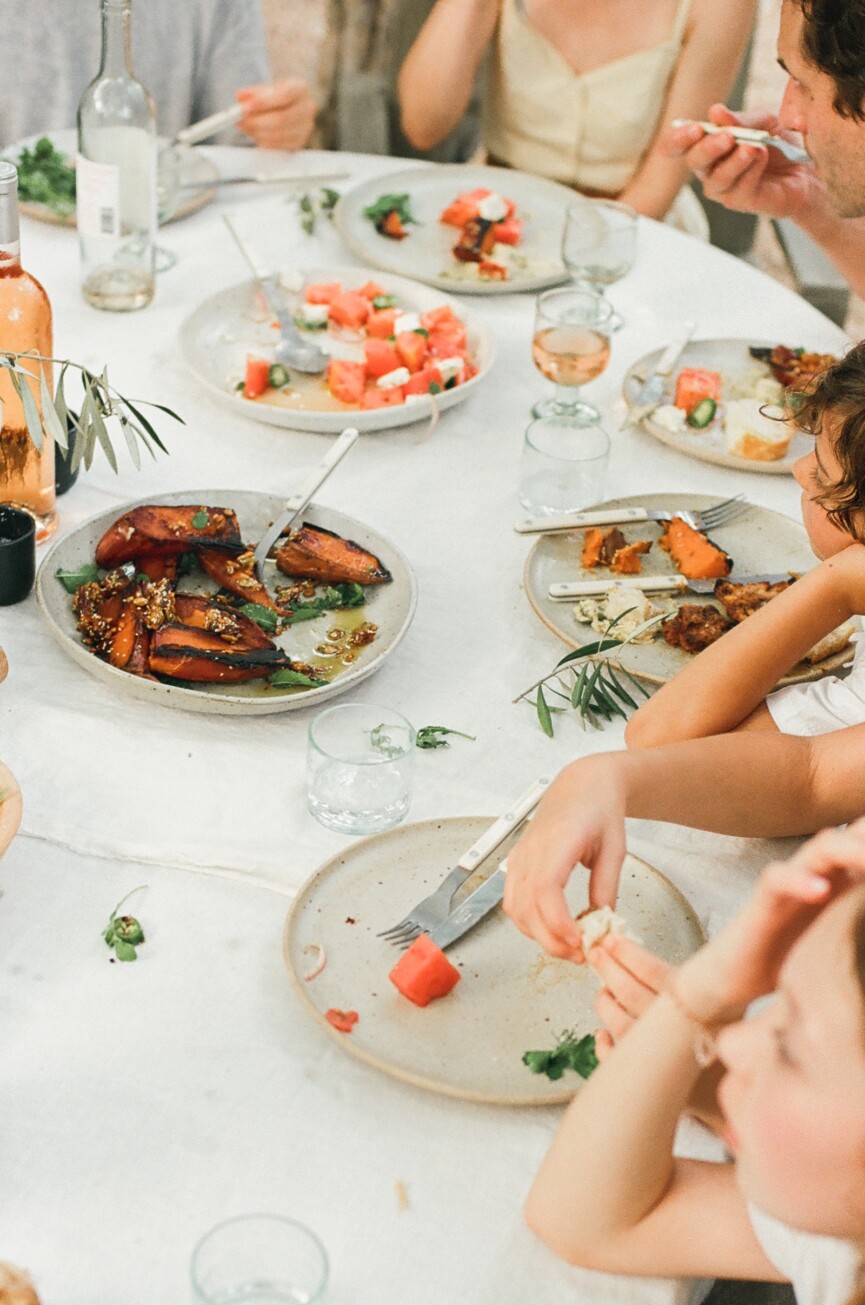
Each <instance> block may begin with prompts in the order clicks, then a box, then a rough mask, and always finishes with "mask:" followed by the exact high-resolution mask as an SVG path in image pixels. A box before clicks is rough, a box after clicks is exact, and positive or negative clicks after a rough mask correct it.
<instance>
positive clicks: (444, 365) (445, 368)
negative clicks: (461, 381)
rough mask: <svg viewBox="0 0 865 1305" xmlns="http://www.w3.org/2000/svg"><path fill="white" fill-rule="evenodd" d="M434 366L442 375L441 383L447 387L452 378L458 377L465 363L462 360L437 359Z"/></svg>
mask: <svg viewBox="0 0 865 1305" xmlns="http://www.w3.org/2000/svg"><path fill="white" fill-rule="evenodd" d="M435 365H436V367H438V369H439V371H440V372H441V374H442V381H443V383H444V384H445V385H447V383H448V381H450V380H452V379H453V377H454V376H459V374H460V372H461V371H462V369H463V367H464V366H465V362H464V360H463V359H462V358H439V359H438V360H437V361H436V364H435Z"/></svg>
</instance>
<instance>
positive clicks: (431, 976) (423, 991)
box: [388, 933, 462, 1006]
mask: <svg viewBox="0 0 865 1305" xmlns="http://www.w3.org/2000/svg"><path fill="white" fill-rule="evenodd" d="M388 978H389V979H390V981H391V983H392V984H393V985H394V987H395V988H396V989H397V991H398V992H401V993H402V995H403V996H404V997H407V998H408V1000H409V1001H411V1002H414V1004H415V1006H428V1005H429V1004H430V1002H431V1001H436V1000H437V999H438V998H439V997H446V996H447V994H448V993H449V992H451V991H452V990H453V989H454V988H455V987H456V985H457V984H458V983H459V981H460V979H461V978H462V975H461V974H460V972H459V970H458V969H457V968H456V966H455V965H451V963H450V961H449V960H448V958H447V957H446V956H445V954H444V952H443V951H442V949H441V947H439V946H437V944H436V943H434V942H433V940H432V938H430V936H429V934H428V933H422V934H421V935H420V936H419V937H418V938H415V940H414V942H413V943H412V945H411V947H409V948H408V950H407V951H406V952H404V953H403V955H402V956H401V957H400V958H399V960H398V961H397V963H396V965H395V966H394V967H393V969H392V970H391V972H390V974H389V975H388Z"/></svg>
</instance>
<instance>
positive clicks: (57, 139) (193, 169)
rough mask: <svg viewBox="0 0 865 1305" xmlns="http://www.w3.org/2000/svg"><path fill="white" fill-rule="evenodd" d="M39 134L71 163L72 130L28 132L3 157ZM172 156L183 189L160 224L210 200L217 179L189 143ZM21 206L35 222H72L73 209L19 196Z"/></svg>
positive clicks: (17, 152) (13, 158) (33, 141)
mask: <svg viewBox="0 0 865 1305" xmlns="http://www.w3.org/2000/svg"><path fill="white" fill-rule="evenodd" d="M42 136H47V137H48V139H49V140H50V141H51V143H52V145H53V146H54V148H55V149H57V150H59V151H60V152H61V154H65V155H66V157H67V158H68V159H69V163H70V167H71V166H73V161H74V159H75V153H76V150H77V148H78V145H77V137H76V133H75V132H74V131H72V130H68V131H44V132H40V133H39V135H38V136H28V137H27V139H26V140H21V141H16V142H15V144H14V145H10V146H9V147H8V148H7V149H5V150H4V151H3V157H4V158H6V159H9V160H10V162H12V163H14V162H15V161H16V160H17V159H18V157H19V155H20V153H21V151H22V150H23V149H25V148H26V149H32V148H33V146H34V145H35V144H36V142H37V140H40V139H41V138H42ZM175 158H176V160H177V163H178V172H177V177H176V181H177V182H178V183H179V185H180V186H181V187H182V190H179V191H178V196H179V198H178V200H177V202H176V203H172V205H171V209H170V212H168V213H166V214H165V215H164V216H163V217H161V218H160V225H163V226H164V225H165V224H166V223H168V222H177V221H179V219H181V218H185V217H189V215H190V214H191V213H197V212H198V210H199V209H201V208H204V206H205V204H209V203H210V201H211V200H212V199H213V197H214V195H215V194H216V182H217V181H218V180H219V170H218V168H217V167H216V164H215V163H213V161H212V160H211V159H208V158H207V157H206V156H205V155H204V154H201V153H199V151H198V150H196V149H193V148H191V147H190V146H183V145H181V146H177V147H175ZM20 209H21V212H22V213H24V214H26V215H27V217H32V218H35V219H36V220H37V221H38V222H50V223H52V224H53V225H54V226H61V227H74V226H75V214H74V213H68V214H61V213H56V212H55V211H54V210H53V209H52V208H49V207H48V205H47V204H39V203H36V202H35V201H33V200H21V203H20Z"/></svg>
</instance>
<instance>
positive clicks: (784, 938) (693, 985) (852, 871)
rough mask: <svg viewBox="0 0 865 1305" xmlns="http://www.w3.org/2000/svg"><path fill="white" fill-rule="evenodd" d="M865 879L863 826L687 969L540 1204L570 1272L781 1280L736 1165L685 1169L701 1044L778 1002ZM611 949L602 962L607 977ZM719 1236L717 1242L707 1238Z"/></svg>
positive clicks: (572, 1130)
mask: <svg viewBox="0 0 865 1305" xmlns="http://www.w3.org/2000/svg"><path fill="white" fill-rule="evenodd" d="M863 877H865V835H863V828H862V822H860V824H859V825H858V826H854V828H853V829H851V830H847V831H840V830H829V831H825V832H824V833H823V834H820V835H819V836H818V837H817V838H815V839H812V840H811V842H810V843H808V844H806V845H805V847H803V848H802V849H801V850H800V851H799V852H797V853H796V855H795V856H794V857H793V858H792V860H791V861H789V862H787V863H785V864H775V865H771V866H769V867H768V869H767V870H766V871H764V873H763V875H762V876H761V878H760V881H759V884H758V886H757V889H756V891H755V893H754V895H753V897H752V898H751V900H750V901H749V902H748V905H747V906H746V907H745V909H744V910H743V911H742V912H741V914H740V915H739V916H738V917H737V918H736V919H735V920H733V921H732V922H731V923H730V924H729V925H727V927H726V928H725V929H723V930H722V932H721V933H720V934H719V935H718V936H717V937H716V938H715V939H713V941H712V942H710V943H708V944H707V946H705V947H704V948H702V950H701V951H699V952H698V953H697V954H696V955H695V956H693V957H691V959H690V960H688V961H686V962H685V964H684V965H683V966H681V967H680V968H679V970H678V971H676V972H675V974H674V975H673V977H672V995H670V989H669V987H668V989H667V991H665V992H663V993H661V994H660V995H659V996H658V997H657V998H656V1000H655V1001H654V1002H652V1004H651V1005H650V1006H649V1008H648V1009H647V1010H646V1012H645V1013H644V1014H643V1015H642V1016H641V1017H640V1018H639V1019H638V1020H637V1021H636V1023H635V1024H634V1026H633V1027H632V1028H631V1029H630V1030H629V1032H628V1034H627V1036H626V1037H625V1038H624V1039H623V1041H622V1042H621V1044H620V1045H619V1046H618V1047H617V1048H616V1050H615V1052H614V1053H613V1054H612V1055H611V1056H609V1057H608V1059H607V1060H606V1061H605V1063H604V1064H603V1065H601V1067H600V1068H599V1069H598V1070H597V1071H596V1073H595V1074H594V1075H593V1076H592V1078H590V1079H589V1081H588V1083H587V1084H586V1085H585V1086H584V1087H583V1088H581V1090H580V1092H579V1093H578V1094H577V1096H576V1097H575V1098H574V1101H573V1102H572V1104H571V1105H570V1106H569V1108H568V1111H567V1114H566V1115H565V1118H564V1121H563V1123H562V1125H561V1127H560V1129H559V1131H558V1133H557V1135H556V1138H555V1140H554V1142H553V1145H552V1147H551V1149H550V1151H549V1153H548V1155H547V1157H546V1159H545V1161H544V1163H543V1165H542V1167H541V1170H540V1172H539V1174H538V1176H537V1178H536V1180H535V1183H534V1186H533V1188H532V1191H531V1193H530V1195H529V1199H528V1203H527V1207H526V1215H527V1218H528V1221H529V1223H530V1225H531V1226H532V1228H534V1230H535V1231H536V1232H537V1233H538V1234H539V1236H541V1237H542V1238H543V1239H544V1241H545V1242H547V1243H548V1245H550V1246H551V1247H552V1248H553V1250H555V1251H557V1252H558V1254H559V1255H561V1256H562V1257H563V1258H564V1259H566V1260H569V1261H571V1262H573V1263H578V1264H582V1265H585V1266H587V1267H589V1268H595V1269H604V1270H607V1271H610V1272H616V1273H639V1274H663V1275H671V1274H675V1275H685V1274H687V1275H698V1274H699V1275H703V1274H706V1275H710V1274H711V1275H712V1276H719V1277H728V1278H763V1279H765V1278H770V1279H774V1280H778V1278H779V1276H780V1275H779V1274H778V1272H777V1270H776V1269H775V1268H774V1266H773V1265H772V1264H771V1263H770V1261H769V1260H768V1258H767V1257H766V1255H765V1253H764V1252H763V1250H762V1249H761V1247H760V1246H759V1244H758V1242H757V1239H756V1236H755V1234H754V1232H753V1230H752V1228H751V1226H750V1221H749V1219H748V1215H747V1211H746V1207H745V1203H744V1198H743V1196H742V1194H741V1192H740V1191H739V1189H738V1187H737V1186H736V1180H735V1176H734V1171H733V1166H732V1165H713V1164H705V1163H699V1162H696V1161H691V1162H687V1161H680V1160H676V1159H675V1158H674V1157H673V1154H672V1146H673V1136H674V1133H675V1128H676V1124H677V1121H678V1117H679V1114H680V1112H681V1111H682V1109H683V1108H684V1106H685V1104H686V1102H687V1099H688V1095H689V1093H690V1091H691V1089H692V1088H693V1086H694V1084H695V1082H696V1081H697V1078H698V1076H699V1073H700V1069H699V1066H698V1064H697V1060H696V1056H695V1051H694V1048H695V1039H696V1035H697V1034H698V1033H699V1032H700V1031H702V1030H707V1029H708V1030H717V1029H720V1028H721V1027H722V1026H724V1025H726V1024H730V1023H734V1022H736V1021H738V1020H740V1019H741V1018H742V1014H743V1012H744V1010H745V1009H746V1007H747V1006H748V1005H749V1003H750V1002H751V1001H753V1000H754V999H755V998H757V997H760V996H763V995H765V994H767V993H770V992H773V991H774V990H775V988H776V986H777V982H778V974H779V971H780V969H781V966H782V965H783V962H784V960H785V958H786V956H787V954H788V952H789V950H790V948H791V947H792V946H793V944H794V943H795V942H796V941H797V940H798V939H799V938H800V937H801V935H802V934H803V933H804V931H805V930H806V929H807V928H808V926H809V925H810V924H811V923H812V921H813V920H814V918H815V916H816V915H818V914H819V912H820V911H821V910H822V909H823V908H824V907H825V906H826V905H827V904H828V903H829V902H830V901H832V900H834V899H835V897H836V896H837V895H838V894H840V893H843V892H845V891H846V889H847V887H848V884H849V883H850V881H851V879H852V880H855V881H861V880H862V879H863ZM611 946H613V947H615V946H616V944H615V943H613V942H611V939H610V938H607V939H605V940H604V942H603V943H602V944H601V945H600V947H598V948H593V950H592V952H591V954H590V959H591V962H592V964H593V965H594V966H596V967H597V968H599V969H600V970H601V971H602V972H603V969H604V966H605V961H604V958H605V956H606V955H607V953H608V949H609V948H610V947H611ZM707 1229H711V1236H707V1235H706V1233H707Z"/></svg>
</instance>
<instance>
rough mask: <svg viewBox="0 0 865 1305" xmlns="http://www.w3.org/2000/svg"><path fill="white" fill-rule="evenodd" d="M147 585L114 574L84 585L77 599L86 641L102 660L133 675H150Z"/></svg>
mask: <svg viewBox="0 0 865 1305" xmlns="http://www.w3.org/2000/svg"><path fill="white" fill-rule="evenodd" d="M146 590H147V584H146V582H144V583H142V582H141V581H140V580H138V579H137V578H134V579H129V577H128V576H127V575H126V573H125V572H124V571H120V570H117V571H111V572H109V574H108V575H107V576H104V577H103V579H102V580H98V581H97V580H94V581H92V582H91V583H90V584H86V585H82V586H81V588H80V589H78V590H77V591H76V594H75V598H74V599H73V609H74V611H75V615H76V617H77V618H78V630H79V632H80V634H81V637H82V639H83V640H84V642H85V643H86V644H88V646H89V647H91V648H92V649H93V651H94V652H95V653H96V654H97V656H98V657H102V658H103V659H104V660H105V661H107V662H109V663H110V664H111V665H112V666H116V667H117V668H118V669H119V670H126V671H130V672H131V673H132V674H133V675H146V674H147V656H146V653H147V643H148V631H147V628H146V626H145V622H144V612H145V606H146V597H145V594H146Z"/></svg>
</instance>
